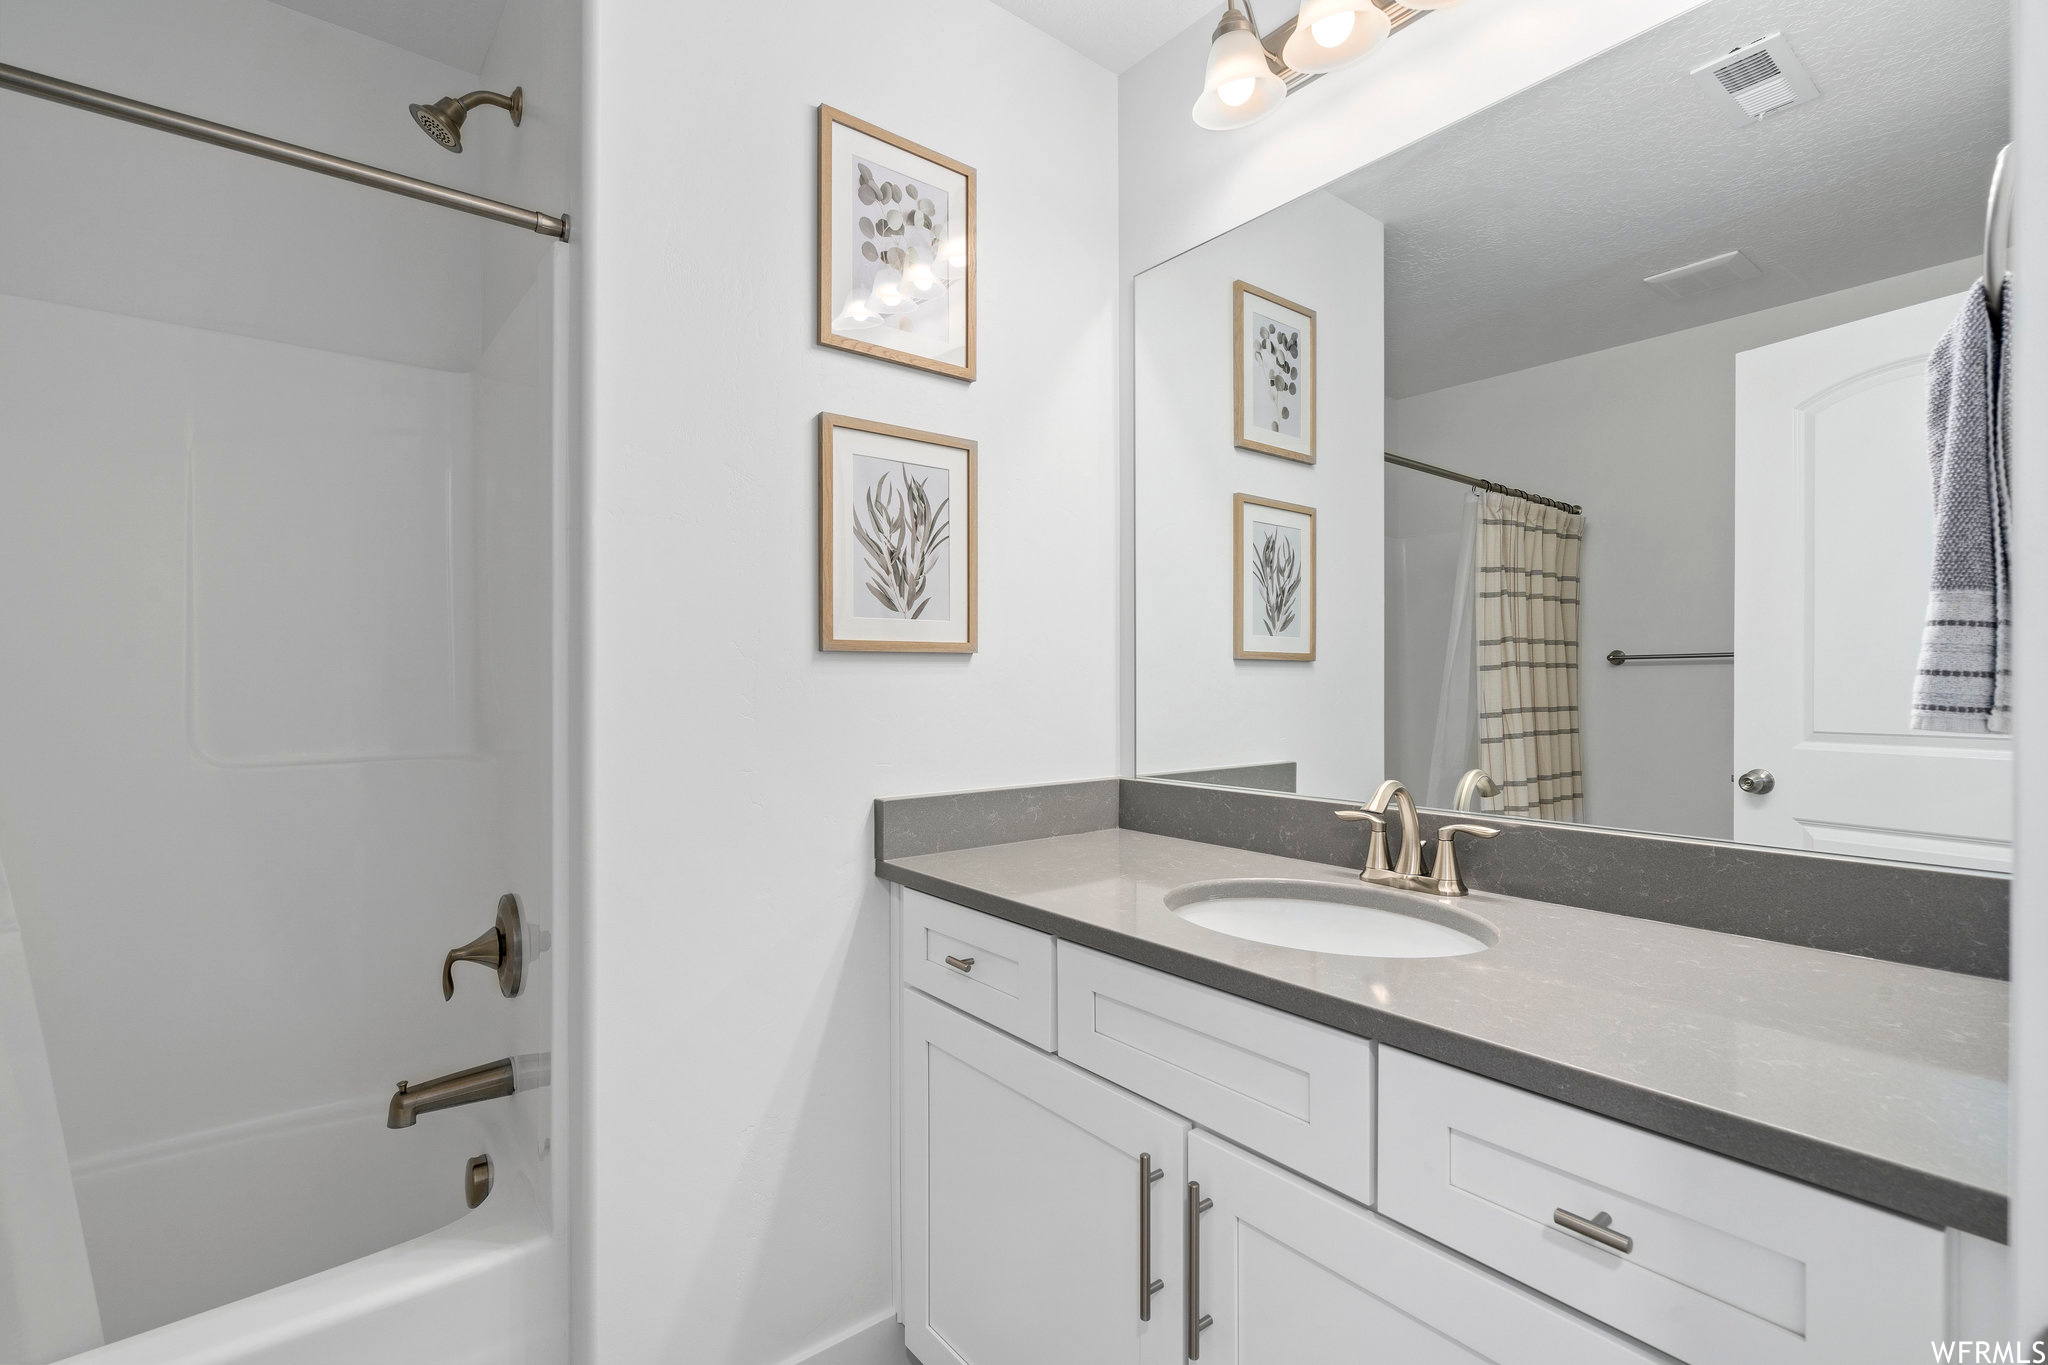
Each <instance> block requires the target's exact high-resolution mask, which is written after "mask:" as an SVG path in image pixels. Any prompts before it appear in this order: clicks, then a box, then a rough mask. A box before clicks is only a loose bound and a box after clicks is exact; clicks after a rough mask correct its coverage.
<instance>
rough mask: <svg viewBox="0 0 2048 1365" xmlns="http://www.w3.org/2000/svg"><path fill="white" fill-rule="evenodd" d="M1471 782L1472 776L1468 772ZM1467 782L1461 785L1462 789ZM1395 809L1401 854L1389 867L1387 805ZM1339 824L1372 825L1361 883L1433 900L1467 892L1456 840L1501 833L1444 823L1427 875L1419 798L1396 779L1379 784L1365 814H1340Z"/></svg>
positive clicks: (1488, 836) (1439, 830) (1490, 836)
mask: <svg viewBox="0 0 2048 1365" xmlns="http://www.w3.org/2000/svg"><path fill="white" fill-rule="evenodd" d="M1466 776H1467V780H1468V781H1469V779H1470V776H1471V774H1469V773H1468V774H1467V775H1466ZM1462 785H1463V784H1461V787H1462ZM1389 805H1391V806H1393V807H1394V809H1395V812H1396V814H1397V816H1398V817H1399V819H1400V821H1401V853H1400V856H1399V857H1398V858H1397V859H1395V861H1394V865H1393V866H1392V867H1389V866H1388V865H1387V807H1388V806H1389ZM1337 818H1338V819H1339V820H1344V821H1348V822H1350V823H1352V824H1364V825H1370V826H1371V827H1372V833H1371V837H1370V840H1369V841H1368V843H1367V844H1366V849H1365V869H1364V870H1363V871H1361V872H1360V873H1359V874H1358V876H1359V880H1361V881H1368V882H1372V883H1374V884H1376V885H1379V886H1398V887H1400V888H1401V889H1402V890H1404V891H1426V892H1428V893H1429V894H1430V895H1432V896H1463V895H1466V894H1468V893H1467V891H1466V888H1465V879H1464V877H1463V876H1462V875H1460V873H1459V871H1458V851H1457V846H1456V843H1455V841H1456V839H1457V836H1458V835H1460V834H1469V835H1472V836H1473V837H1474V838H1477V839H1491V838H1492V837H1493V836H1494V835H1496V834H1498V833H1500V831H1499V830H1497V829H1489V828H1488V827H1486V826H1485V825H1443V826H1441V827H1439V828H1438V830H1437V840H1436V858H1435V860H1434V862H1433V864H1432V865H1431V868H1430V870H1429V871H1428V872H1424V871H1423V870H1422V821H1421V819H1420V817H1418V816H1417V815H1416V813H1415V798H1414V797H1412V796H1410V795H1409V794H1408V789H1407V788H1406V787H1404V786H1402V785H1401V783H1400V782H1399V781H1398V780H1397V779H1395V778H1391V777H1390V778H1388V779H1387V780H1386V781H1384V782H1382V783H1380V788H1379V790H1378V791H1376V792H1374V793H1373V796H1372V800H1370V801H1368V802H1367V803H1366V805H1365V809H1363V810H1340V811H1338V812H1337Z"/></svg>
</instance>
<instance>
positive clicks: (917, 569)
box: [818, 412, 981, 654]
mask: <svg viewBox="0 0 2048 1365" xmlns="http://www.w3.org/2000/svg"><path fill="white" fill-rule="evenodd" d="M977 453H978V446H977V445H976V443H975V442H973V441H969V440H965V439H963V438H961V437H957V436H942V435H940V434H939V433H937V432H932V431H919V430H917V429H916V428H914V427H903V426H896V425H894V424H892V423H888V422H870V421H864V420H862V419H860V418H858V417H843V416H840V415H839V414H837V413H831V412H824V413H820V414H818V648H819V649H821V650H832V651H838V650H854V651H879V652H890V653H915V654H972V653H975V652H976V650H977V648H978V647H979V640H980V593H979V590H980V569H979V564H978V561H979V559H980V556H981V540H980V529H979V526H978V524H977V509H976V498H977V496H978V492H979V490H978V488H977V484H976V477H975V460H976V455H977ZM890 466H894V468H890ZM935 483H936V484H937V486H934V484H935ZM920 504H922V510H920ZM941 536H943V539H942V540H941V539H938V538H939V537H941ZM934 540H938V543H937V544H934V543H933V542H934ZM941 550H943V551H945V553H944V555H943V557H941V556H940V555H939V554H938V551H941Z"/></svg>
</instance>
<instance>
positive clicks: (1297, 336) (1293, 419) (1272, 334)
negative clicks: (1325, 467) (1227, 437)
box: [1231, 280, 1316, 464]
mask: <svg viewBox="0 0 2048 1365" xmlns="http://www.w3.org/2000/svg"><path fill="white" fill-rule="evenodd" d="M1231 296H1232V307H1231V315H1232V323H1233V326H1232V331H1233V343H1232V345H1233V352H1234V356H1235V366H1234V368H1235V383H1236V396H1235V400H1234V402H1233V404H1232V407H1233V413H1232V421H1233V423H1234V425H1235V431H1234V432H1233V434H1232V441H1233V443H1234V444H1235V445H1236V446H1237V447H1238V449H1240V450H1256V451H1258V452H1260V453H1261V454H1265V455H1279V456H1281V457H1283V458H1285V459H1289V460H1300V461H1302V462H1303V463H1304V464H1313V463H1315V458H1316V315H1315V311H1314V310H1313V309H1310V308H1303V307H1302V306H1301V305H1299V304H1295V303H1289V302H1288V301H1287V300H1286V299H1283V298H1281V297H1280V296H1279V295H1278V294H1270V293H1268V292H1266V291H1265V290H1263V289H1260V288H1258V287H1257V286H1255V285H1250V284H1246V283H1245V282H1244V281H1243V280H1238V281H1237V282H1236V283H1235V284H1234V285H1232V286H1231Z"/></svg>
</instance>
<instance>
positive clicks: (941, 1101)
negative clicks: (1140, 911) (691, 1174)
mask: <svg viewBox="0 0 2048 1365" xmlns="http://www.w3.org/2000/svg"><path fill="white" fill-rule="evenodd" d="M903 908H904V914H903V917H902V918H901V919H900V920H899V923H898V928H899V946H900V951H899V953H898V957H897V961H898V964H899V969H900V973H901V979H902V985H903V989H902V990H901V992H900V998H901V1043H902V1047H901V1069H900V1073H899V1085H900V1098H901V1111H900V1118H901V1145H900V1157H901V1167H900V1176H901V1195H902V1198H901V1210H900V1211H901V1218H902V1224H901V1238H902V1242H901V1249H902V1264H901V1271H902V1316H903V1321H904V1327H905V1341H906V1343H907V1344H908V1346H909V1347H910V1349H911V1351H912V1352H913V1353H914V1354H915V1355H916V1356H917V1358H918V1359H919V1360H920V1361H922V1362H923V1365H1052V1363H1053V1362H1057V1363H1058V1365H1112V1363H1113V1365H1162V1363H1170V1362H1177V1361H1180V1360H1182V1359H1189V1360H1196V1361H1205V1362H1225V1363H1226V1365H1321V1362H1332V1363H1333V1365H1335V1363H1337V1362H1351V1361H1361V1362H1362V1361H1366V1360H1374V1361H1377V1360H1389V1361H1392V1360H1400V1361H1416V1362H1421V1363H1422V1365H1437V1363H1438V1362H1442V1363H1443V1365H1450V1363H1451V1362H1487V1361H1490V1362H1494V1365H1564V1362H1574V1365H1577V1363H1578V1362H1592V1363H1593V1365H1603V1363H1610V1362H1611V1365H1648V1362H1652V1361H1669V1360H1671V1359H1677V1360H1680V1361H1684V1362H1687V1365H1764V1363H1765V1362H1769V1363H1770V1365H1836V1362H1842V1363H1843V1365H1847V1362H1851V1361H1855V1362H1862V1361H1878V1360H1890V1359H1900V1360H1903V1359H1910V1358H1918V1352H1919V1351H1922V1350H1925V1349H1926V1343H1927V1342H1929V1341H1934V1340H1940V1339H1944V1338H1950V1337H1954V1336H1956V1335H1959V1334H1964V1327H1965V1324H1966V1323H1967V1322H1974V1321H1975V1319H1973V1318H1971V1317H1970V1316H1969V1313H1968V1307H1969V1303H1970V1302H1971V1295H1970V1292H1969V1291H1970V1285H1969V1284H1968V1283H1967V1282H1966V1281H1967V1280H1968V1278H1969V1270H1968V1267H1967V1266H1966V1264H1965V1263H1964V1261H1963V1260H1960V1259H1958V1258H1957V1254H1956V1253H1957V1248H1958V1247H1961V1248H1963V1249H1965V1250H1968V1249H1970V1248H1973V1247H1979V1248H1980V1249H1981V1250H1983V1251H1984V1252H1985V1253H1986V1254H1987V1255H1990V1256H1992V1257H1993V1258H1994V1259H1993V1261H1991V1262H1987V1264H1990V1265H1991V1269H1989V1270H1984V1271H1982V1272H1981V1273H1978V1274H1976V1276H1975V1278H1976V1279H1977V1280H1980V1281H1986V1282H1988V1281H1989V1280H1990V1279H1995V1278H1996V1276H1997V1275H1998V1274H2001V1273H2002V1270H2001V1269H1999V1267H1998V1266H1997V1265H1996V1264H1995V1256H1996V1253H1998V1252H2000V1251H2002V1248H1998V1247H1996V1246H1995V1245H1994V1244H1991V1243H1981V1244H1978V1243H1976V1242H1975V1241H1974V1239H1962V1238H1961V1236H1960V1234H1954V1233H1951V1234H1944V1233H1942V1232H1941V1231H1939V1230H1936V1229H1933V1228H1928V1227H1925V1226H1922V1225H1920V1224H1917V1223H1914V1222H1911V1221H1910V1220H1907V1219H1904V1218H1901V1217H1898V1216H1897V1215H1894V1214H1890V1213H1886V1212H1883V1211H1881V1210H1878V1209H1875V1208H1872V1207H1870V1206H1868V1205H1865V1204H1860V1203H1857V1202H1856V1201H1853V1200H1849V1199H1845V1198H1842V1197H1840V1196H1837V1195H1834V1194H1830V1193H1828V1192H1826V1191H1824V1190H1820V1189H1818V1188H1815V1187H1813V1186H1810V1185H1805V1184H1802V1183H1800V1182H1797V1181H1793V1180H1789V1179H1786V1178H1785V1177H1782V1176H1777V1175H1773V1174H1770V1173H1768V1172H1765V1171H1761V1170H1758V1169H1757V1168H1755V1167H1751V1166H1746V1165H1743V1164H1742V1163H1740V1162H1735V1161H1731V1160H1729V1159H1727V1158H1725V1157H1720V1156H1716V1155H1713V1154H1712V1153H1708V1152H1705V1151H1701V1150H1699V1149H1696V1148H1693V1147H1690V1146H1687V1145H1685V1144H1683V1143H1679V1142H1674V1141H1672V1140H1670V1139H1668V1138H1663V1137H1659V1136H1656V1135H1654V1134H1651V1133H1647V1132H1644V1131H1642V1130H1640V1129H1636V1128H1632V1127H1629V1126H1628V1125H1625V1124H1621V1123H1617V1122H1615V1121H1613V1120H1611V1119H1606V1118H1602V1117H1599V1116H1597V1115H1594V1114H1590V1113H1587V1112H1585V1111H1583V1110H1579V1109H1575V1108H1573V1107H1571V1106H1569V1105H1565V1104H1562V1103H1560V1102H1558V1101H1555V1100H1549V1099H1545V1098H1542V1097H1540V1096H1536V1095H1532V1094H1529V1093H1527V1092H1524V1091H1520V1090H1516V1089H1514V1088H1512V1087H1509V1086H1505V1085H1502V1084H1500V1083H1498V1082H1495V1081H1491V1080H1487V1079H1485V1078H1483V1077H1479V1076H1475V1075H1472V1074H1470V1073H1468V1072H1463V1071H1459V1070H1456V1069H1455V1068H1452V1067H1448V1066H1444V1065H1442V1064H1440V1063H1437V1062H1432V1061H1427V1060H1424V1059H1422V1058H1419V1057H1415V1056H1413V1055H1410V1054H1407V1053H1403V1052H1399V1051H1396V1050H1394V1049H1392V1048H1388V1047H1384V1046H1378V1045H1375V1044H1373V1043H1371V1042H1370V1041H1368V1040H1366V1039H1363V1038H1358V1037H1355V1036H1353V1035H1351V1034H1346V1033H1341V1032H1339V1031H1337V1030H1333V1029H1329V1028H1327V1027H1325V1026H1323V1025H1319V1024H1314V1023H1310V1022H1308V1021H1306V1020H1302V1019H1298V1018H1295V1017H1294V1016H1292V1015H1287V1014H1284V1013H1282V1012H1280V1011H1276V1010H1272V1009H1269V1008H1268V1007H1265V1006H1262V1005H1256V1004H1252V1003H1250V1002H1247V1001H1244V1000H1240V999H1237V998H1236V997H1233V996H1229V995H1226V994H1223V993H1221V992H1217V991H1214V990H1211V989H1209V988H1207V987H1204V986H1198V985H1194V984H1192V983H1190V982H1187V981H1184V980H1181V979H1179V978H1177V977H1173V976H1170V975H1167V974H1164V973H1160V972H1155V971H1152V970H1150V969H1148V968H1144V967H1139V966H1135V965H1133V964H1131V963H1129V962H1125V961H1122V960H1120V959H1116V958H1111V957H1108V956H1106V955H1104V954H1101V953H1097V952H1092V951H1090V950H1087V949H1083V948H1080V947H1077V946H1076V945H1074V944H1070V943H1065V942H1057V943H1055V942H1054V941H1053V940H1052V939H1050V938H1048V937H1046V936H1044V935H1040V934H1035V933H1031V932H1029V931H1025V930H1022V929H1020V928H1018V927H1017V926H1013V925H1008V924H1005V923H1002V922H1000V921H996V920H994V919H992V918H991V917H988V916H985V915H981V914H979V913H978V912H975V911H972V910H966V909H963V908H961V907H958V906H950V905H942V903H940V902H936V901H933V900H932V898H930V897H926V896H922V895H919V894H918V893H916V892H906V893H905V899H904V903H903ZM963 945H964V946H963ZM970 955H971V956H973V957H974V958H975V969H974V970H975V971H979V970H980V968H981V966H982V964H983V963H984V962H985V961H986V962H990V963H994V964H995V966H996V967H997V968H998V969H999V970H992V971H990V972H988V973H987V974H986V976H985V978H981V979H977V978H976V977H975V975H974V973H973V972H968V971H963V970H962V969H961V968H959V967H958V966H953V967H947V966H946V965H945V962H946V959H947V958H957V959H960V960H961V961H963V962H964V961H965V960H966V957H967V956H970ZM926 991H931V992H933V994H929V995H928V994H926V993H925V992H926ZM938 992H944V993H945V996H946V999H947V1000H948V1001H950V1003H942V1002H941V1000H940V999H938V998H934V996H935V995H937V993H938ZM1006 1030H1007V1031H1006ZM1018 1035H1021V1037H1020V1036H1018ZM1026 1039H1028V1040H1029V1041H1028V1042H1027V1041H1025V1040H1026ZM1047 1043H1056V1045H1057V1048H1058V1053H1057V1055H1054V1054H1053V1053H1051V1052H1049V1051H1047V1050H1045V1045H1046V1044H1047ZM1148 1174H1149V1175H1152V1176H1153V1177H1154V1178H1153V1179H1152V1180H1150V1181H1149V1182H1147V1181H1144V1179H1143V1177H1144V1176H1145V1175H1148ZM1368 1201H1376V1207H1368V1206H1367V1205H1368ZM1575 1218H1576V1219H1579V1220H1580V1221H1581V1223H1582V1224H1584V1226H1580V1227H1577V1229H1576V1230H1575V1227H1574V1223H1573V1219H1575ZM1145 1287H1149V1289H1147V1288H1145ZM1985 1316H1986V1317H1987V1318H1990V1319H1996V1318H1998V1317H1999V1314H1998V1313H1996V1312H1990V1311H1988V1310H1987V1311H1986V1313H1985ZM1197 1322H1202V1323H1204V1325H1203V1326H1201V1328H1200V1329H1199V1330H1196V1324H1197ZM1660 1352H1661V1353H1666V1354H1660Z"/></svg>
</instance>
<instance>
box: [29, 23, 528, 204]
mask: <svg viewBox="0 0 2048 1365" xmlns="http://www.w3.org/2000/svg"><path fill="white" fill-rule="evenodd" d="M0 90H13V91H16V92H18V93H20V94H23V95H34V96H35V97H36V98H37V99H45V100H52V101H55V102H56V103H58V104H68V105H70V106H71V107H72V108H74V109H84V110H86V111H87V112H89V113H94V114H105V115H106V116H107V117H108V118H117V119H121V120H123V121H124V122H127V123H139V124H141V125H142V126H143V127H145V128H155V129H157V130H158V131H160V132H165V133H176V134H177V135H178V136H179V137H189V138H191V139H193V140H194V141H195V142H210V143H212V144H213V145H214V146H216V147H225V148H227V149H228V150H229V151H231V152H246V153H248V154H249V155H250V156H260V157H262V158H263V159H264V160H266V161H278V162H282V163H283V164H285V165H287V166H297V167H298V168H299V169H300V170H306V171H317V172H319V173H320V174H321V175H331V176H333V177H335V178H336V179H337V180H352V181H354V182H355V183H356V184H358V185H368V186H369V187H370V188H371V189H374V190H384V191H386V192H387V193H390V194H402V195H404V196H405V197H406V198H408V199H418V200H421V201H422V202H424V203H428V204H439V205H440V206H441V207H442V208H444V209H454V210H456V211H457V212H459V213H473V214H475V215H476V216H477V217H479V218H490V219H493V220H494V221H496V222H500V223H509V224H511V225H512V226H513V227H520V228H525V229H527V230H528V231H529V232H538V233H539V234H540V235H541V236H543V237H553V238H556V239H557V240H560V241H564V242H566V241H568V240H569V218H568V215H567V214H564V215H562V216H561V217H559V218H557V217H555V216H554V215H552V214H546V213H541V212H540V211H538V210H536V209H523V208H520V207H519V206H518V205H516V204H504V203H500V202H499V201H498V200H496V199H486V198H484V197H483V196H482V195H480V194H471V193H470V192H469V191H467V190H458V189H451V188H449V187H448V186H446V185H436V184H435V183H433V182H432V181H431V180H418V179H415V178H414V177H412V176H409V175H400V174H399V173H398V172H397V171H387V170H384V169H382V168H381V167H377V166H366V165H364V164H363V163H362V162H360V161H350V160H348V159H347V158H345V157H339V156H335V155H333V154H331V153H328V152H316V151H314V150H313V149H312V148H311V147H301V146H298V145H297V144H295V143H291V142H280V141H278V140H277V139H276V138H274V137H265V136H263V135H262V134H261V133H251V132H247V131H245V130H244V129H241V128H231V127H229V126H228V125H227V124H225V123H214V122H211V121H210V120H207V119H203V118H194V117H193V116H192V115H190V114H181V113H179V112H178V111H177V110H175V109H165V108H162V107H160V106H158V105H154V104H144V103H143V102H142V101H141V100H131V99H129V98H127V97H126V96H124V95H114V94H109V93H108V92H107V91H105V90H95V89H93V88H92V87H91V86H87V85H78V84H75V83H73V82H71V81H67V80H62V79H60V78H58V77H56V76H45V75H43V74H42V73H41V72H39V71H29V70H26V69H24V68H22V67H19V66H8V65H6V64H4V63H0Z"/></svg>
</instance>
